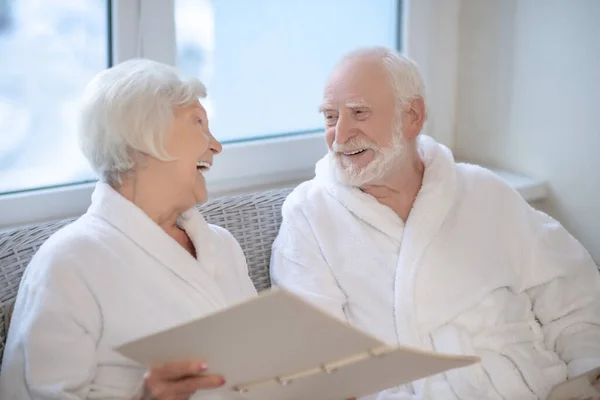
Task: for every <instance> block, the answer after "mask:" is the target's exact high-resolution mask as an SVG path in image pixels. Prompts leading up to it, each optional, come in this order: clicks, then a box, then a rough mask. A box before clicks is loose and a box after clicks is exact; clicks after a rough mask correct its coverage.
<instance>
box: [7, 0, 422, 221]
mask: <svg viewBox="0 0 600 400" xmlns="http://www.w3.org/2000/svg"><path fill="white" fill-rule="evenodd" d="M397 1H398V6H397V7H398V8H397V9H398V24H399V27H398V28H399V29H398V38H397V41H396V45H397V47H398V48H400V49H406V48H407V47H406V46H407V44H408V42H407V41H406V39H407V36H409V35H410V32H409V30H410V29H409V28H410V25H409V24H408V21H407V18H409V12H407V11H408V10H410V14H411V15H412V14H414V13H415V12H417V13H419V12H420V11H419V10H420V9H421V8H422V6H420V5H419V4H420V2H421V3H422V2H423V1H424V0H418V1H410V0H397ZM425 1H427V0H425ZM107 3H108V5H109V7H108V18H109V31H110V32H109V39H108V43H109V46H111V47H110V51H109V57H108V58H109V65H112V64H115V63H119V62H121V61H123V60H126V59H129V58H134V57H145V58H151V59H154V60H157V61H160V62H164V63H167V64H171V65H174V64H175V61H176V46H175V22H174V12H175V10H174V0H138V1H111V0H107ZM409 3H410V4H409ZM426 11H427V12H431V11H430V10H426ZM421 14H423V12H421ZM157 20H160V21H161V23H160V24H155V23H154V21H157ZM165 21H168V22H165ZM170 21H172V22H170ZM411 45H412V46H413V47H414V45H415V43H414V41H413V42H411ZM417 46H419V45H418V44H417ZM323 133H324V132H323V131H322V130H319V131H316V132H314V131H313V132H312V133H305V134H299V135H289V136H280V137H274V138H266V139H257V140H248V141H241V142H233V143H225V144H224V150H223V152H222V154H221V155H219V158H218V159H217V162H216V163H215V165H214V166H213V168H212V169H211V171H210V173H209V174H208V175H207V186H208V191H209V193H210V196H211V197H216V196H222V195H229V194H239V193H244V192H250V191H255V190H261V189H265V188H275V187H282V186H287V185H293V184H297V183H299V182H301V181H304V180H307V179H310V178H312V177H313V176H314V167H315V163H316V162H317V161H318V160H319V159H320V158H322V157H323V156H324V155H325V154H326V152H327V148H326V145H325V140H324V135H323ZM257 160H260V162H258V161H257ZM248 165H251V166H252V168H248ZM94 186H95V182H88V183H80V184H77V183H74V184H72V185H67V186H63V187H57V188H48V189H39V190H33V191H28V192H22V193H14V194H6V195H0V230H5V229H10V228H14V227H19V226H23V225H29V224H33V223H39V222H43V221H52V220H58V219H63V218H68V217H76V216H80V215H82V214H83V213H85V211H86V210H87V208H88V207H89V205H90V202H91V199H90V197H91V193H92V192H93V189H94Z"/></svg>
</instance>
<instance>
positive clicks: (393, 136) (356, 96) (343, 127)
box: [321, 60, 403, 187]
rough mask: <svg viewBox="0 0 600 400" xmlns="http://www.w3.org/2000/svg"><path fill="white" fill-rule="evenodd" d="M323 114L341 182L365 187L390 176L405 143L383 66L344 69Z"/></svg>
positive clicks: (364, 63)
mask: <svg viewBox="0 0 600 400" xmlns="http://www.w3.org/2000/svg"><path fill="white" fill-rule="evenodd" d="M321 111H322V113H323V115H324V117H325V128H326V134H325V137H326V140H327V145H328V147H329V151H330V153H331V163H332V165H331V167H332V169H333V170H334V171H335V174H336V176H337V178H338V180H340V181H341V182H342V183H345V184H349V185H352V186H357V187H360V186H363V185H365V184H368V183H373V182H374V181H377V180H379V179H382V178H383V177H385V175H386V174H387V173H388V172H389V170H390V169H391V167H392V165H393V164H394V163H395V162H396V161H397V160H398V159H399V157H400V156H401V154H402V148H403V139H402V133H401V126H400V119H398V118H396V112H395V101H394V91H393V89H392V86H391V84H390V80H389V76H388V72H387V71H386V70H385V69H384V68H383V67H382V66H381V64H380V62H379V61H377V60H352V61H347V62H345V63H342V65H340V66H338V67H337V68H336V69H335V70H334V71H333V73H332V74H331V76H330V78H329V80H328V82H327V84H326V86H325V91H324V95H323V105H322V106H321Z"/></svg>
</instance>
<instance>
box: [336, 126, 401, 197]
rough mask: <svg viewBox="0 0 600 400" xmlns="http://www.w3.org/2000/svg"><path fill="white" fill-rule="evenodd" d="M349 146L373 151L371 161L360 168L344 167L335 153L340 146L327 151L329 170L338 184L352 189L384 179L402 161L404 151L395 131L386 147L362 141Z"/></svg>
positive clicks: (399, 132) (359, 140) (354, 166)
mask: <svg viewBox="0 0 600 400" xmlns="http://www.w3.org/2000/svg"><path fill="white" fill-rule="evenodd" d="M351 145H352V146H353V147H354V148H355V149H356V148H367V149H370V150H371V151H373V152H374V153H375V155H374V156H373V160H372V161H371V162H370V163H369V164H367V165H366V166H365V167H362V168H361V167H358V166H357V165H355V164H352V163H350V164H349V165H344V164H343V163H342V157H341V156H340V155H339V154H337V152H340V151H341V150H340V147H342V146H336V145H335V144H334V146H333V149H334V150H333V151H332V150H330V151H329V153H330V154H329V155H330V156H329V168H330V170H331V171H332V172H333V175H334V176H335V177H336V179H337V180H338V182H340V183H342V184H344V185H349V186H354V187H361V186H364V185H366V184H369V183H374V182H376V181H379V180H381V179H383V178H385V177H386V175H387V174H388V173H389V172H390V170H391V169H392V167H393V166H394V164H396V163H398V162H399V161H400V160H401V159H402V156H403V155H404V149H405V143H404V140H403V137H402V131H401V130H397V131H396V132H395V133H394V135H393V136H392V144H391V145H390V146H388V147H383V148H382V147H377V146H375V145H374V144H373V143H372V142H368V141H366V140H364V139H358V140H356V141H353V142H352V143H351Z"/></svg>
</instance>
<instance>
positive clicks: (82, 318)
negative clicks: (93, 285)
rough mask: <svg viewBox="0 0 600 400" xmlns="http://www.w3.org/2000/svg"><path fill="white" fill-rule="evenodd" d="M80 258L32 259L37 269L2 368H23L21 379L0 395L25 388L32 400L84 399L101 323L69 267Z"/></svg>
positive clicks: (22, 293) (24, 292)
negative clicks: (17, 388) (18, 386)
mask: <svg viewBox="0 0 600 400" xmlns="http://www.w3.org/2000/svg"><path fill="white" fill-rule="evenodd" d="M82 260H85V257H82V254H78V257H70V256H69V255H65V254H64V253H63V254H47V253H46V254H38V256H37V257H35V262H36V263H37V265H29V267H28V269H29V270H30V272H31V274H27V275H29V276H28V277H26V278H25V279H24V282H23V285H22V286H21V288H20V289H19V294H18V300H17V304H16V306H15V312H14V314H13V315H14V317H13V321H12V323H11V327H10V330H11V333H10V336H12V340H11V341H10V342H9V343H8V347H7V353H6V354H5V356H6V358H5V364H8V363H13V362H14V363H17V364H18V368H19V369H21V368H22V375H21V376H22V380H21V379H18V380H15V381H13V380H9V379H8V378H7V381H5V382H3V384H4V385H5V386H6V387H4V388H3V390H2V392H4V393H11V392H12V390H11V389H10V387H9V386H10V385H13V384H14V385H23V384H24V385H25V386H26V387H27V391H28V392H29V393H30V396H31V398H33V399H36V400H46V399H61V400H75V399H85V398H87V396H88V392H89V390H90V387H91V383H92V378H93V377H94V374H95V370H96V353H95V352H96V342H97V340H98V339H99V336H100V332H101V324H102V322H101V314H100V310H99V307H98V305H97V303H96V301H95V299H94V296H93V295H92V293H91V292H90V290H89V289H88V287H87V285H86V284H85V282H84V280H83V279H82V278H81V277H80V276H79V275H78V273H77V270H76V268H72V267H73V266H74V264H76V263H80V262H81V261H82ZM3 367H4V368H6V365H4V366H3ZM11 369H13V370H14V368H11Z"/></svg>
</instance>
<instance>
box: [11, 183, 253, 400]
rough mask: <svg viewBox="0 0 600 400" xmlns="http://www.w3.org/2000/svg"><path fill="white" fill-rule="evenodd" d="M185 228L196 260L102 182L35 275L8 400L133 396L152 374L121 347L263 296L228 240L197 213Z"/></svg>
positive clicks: (21, 299)
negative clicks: (124, 354) (118, 348)
mask: <svg viewBox="0 0 600 400" xmlns="http://www.w3.org/2000/svg"><path fill="white" fill-rule="evenodd" d="M180 226H181V227H182V228H183V229H185V231H186V232H187V233H188V235H189V236H190V238H191V239H192V241H193V243H194V246H195V247H196V249H197V254H198V256H197V259H195V258H194V257H192V256H191V255H190V254H189V253H188V252H187V251H186V250H185V249H184V248H183V247H181V246H180V245H179V244H178V243H177V242H176V241H175V240H173V239H172V238H171V237H170V236H168V235H167V234H166V233H165V232H164V231H163V230H162V229H161V228H160V227H159V226H158V225H156V224H155V223H154V222H153V221H152V220H150V218H149V217H148V216H147V215H146V214H145V213H144V212H143V211H142V210H140V209H139V208H138V207H136V206H135V205H134V204H132V203H130V202H129V201H127V200H126V199H124V198H123V197H121V196H120V195H119V194H118V193H117V192H116V191H114V190H113V189H112V188H111V187H110V186H108V185H106V184H102V183H100V184H98V186H97V187H96V190H95V192H94V194H93V197H92V205H91V207H90V209H89V210H88V212H87V213H86V214H85V215H84V216H82V217H81V218H80V219H79V220H77V221H76V222H74V223H73V224H71V225H69V226H67V227H65V228H64V229H62V230H61V231H59V232H57V233H56V234H55V235H53V236H52V237H51V238H49V239H48V241H47V242H46V243H45V244H44V245H43V246H42V247H41V248H40V250H39V251H38V253H37V254H36V255H35V256H34V258H33V259H32V261H31V263H30V264H29V266H28V267H27V270H26V272H25V274H24V277H23V280H22V283H21V287H20V289H19V293H18V297H17V302H16V307H15V311H14V314H13V319H12V322H11V326H10V332H9V335H8V341H7V345H6V351H5V353H4V362H3V366H2V373H1V377H0V399H6V400H8V399H19V400H25V399H35V400H40V399H44V400H45V399H61V400H69V399H121V400H122V399H130V398H133V397H134V396H135V395H136V393H138V390H139V389H140V388H141V385H142V379H143V375H144V373H145V370H144V368H142V367H141V366H140V365H138V364H136V363H134V362H132V361H131V360H128V359H126V358H124V357H121V356H120V355H119V354H117V353H115V352H114V351H113V350H112V349H113V348H114V347H116V346H118V345H119V344H122V343H124V342H126V341H129V340H131V339H135V338H137V337H140V336H142V335H146V334H149V333H153V332H156V331H159V330H163V329H166V328H168V327H171V326H174V325H177V324H180V323H183V322H186V321H189V320H191V319H194V318H198V317H201V316H203V315H205V314H207V313H210V312H213V311H214V310H217V309H219V308H222V307H225V306H227V305H229V304H231V303H233V302H237V301H240V300H242V299H244V298H246V297H249V296H253V295H255V294H256V292H255V290H254V287H253V285H252V282H251V281H250V279H249V277H248V274H247V267H246V261H245V258H244V255H243V253H242V250H241V248H240V246H239V245H238V243H237V242H236V241H235V239H234V238H233V237H232V236H231V235H230V234H229V232H227V231H226V230H224V229H222V228H219V227H216V226H212V225H209V224H207V223H206V222H205V221H204V218H203V217H202V215H200V213H199V212H198V211H197V210H196V209H191V210H189V211H187V212H186V213H184V215H182V217H181V219H180ZM201 398H202V397H201Z"/></svg>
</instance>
